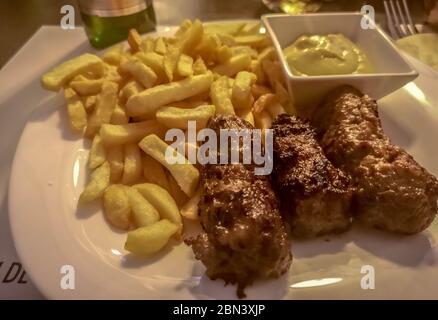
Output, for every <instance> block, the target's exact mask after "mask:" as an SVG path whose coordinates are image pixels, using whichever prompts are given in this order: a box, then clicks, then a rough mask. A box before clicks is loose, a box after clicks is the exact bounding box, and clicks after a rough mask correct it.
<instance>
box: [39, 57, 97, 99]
mask: <svg viewBox="0 0 438 320" xmlns="http://www.w3.org/2000/svg"><path fill="white" fill-rule="evenodd" d="M84 72H90V73H93V74H96V75H102V74H103V72H104V63H103V61H102V59H100V58H99V57H98V56H95V55H93V54H90V53H85V54H83V55H81V56H79V57H76V58H73V59H71V60H68V61H66V62H63V63H62V64H60V65H59V66H57V67H55V68H54V69H53V70H52V71H50V72H48V73H46V74H44V75H43V77H42V85H43V87H44V88H45V89H47V90H51V91H59V89H61V88H62V87H63V86H64V85H65V84H66V83H67V82H68V81H69V80H70V79H72V78H73V77H75V76H76V75H78V74H80V73H84Z"/></svg>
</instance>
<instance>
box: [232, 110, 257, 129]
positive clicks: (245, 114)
mask: <svg viewBox="0 0 438 320" xmlns="http://www.w3.org/2000/svg"><path fill="white" fill-rule="evenodd" d="M236 114H237V116H238V117H239V118H242V119H243V120H246V121H248V122H249V123H251V124H252V125H253V126H254V125H255V123H254V115H253V113H252V109H251V108H249V109H239V110H237V111H236Z"/></svg>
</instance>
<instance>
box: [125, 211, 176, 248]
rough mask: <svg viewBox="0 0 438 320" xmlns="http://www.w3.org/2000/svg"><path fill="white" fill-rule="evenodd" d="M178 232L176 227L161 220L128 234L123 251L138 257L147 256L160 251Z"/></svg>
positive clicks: (167, 221)
mask: <svg viewBox="0 0 438 320" xmlns="http://www.w3.org/2000/svg"><path fill="white" fill-rule="evenodd" d="M177 231H178V226H177V225H175V224H174V223H172V222H170V221H169V220H166V219H163V220H160V221H158V222H156V223H154V224H152V225H150V226H147V227H142V228H138V229H136V230H133V231H130V232H128V238H127V239H126V243H125V250H127V251H129V252H131V253H133V254H136V255H140V256H149V255H152V254H154V253H157V252H158V251H160V250H161V249H162V248H163V247H164V246H165V245H166V244H167V242H168V241H169V239H170V238H171V237H172V235H174V234H175V233H176V232H177Z"/></svg>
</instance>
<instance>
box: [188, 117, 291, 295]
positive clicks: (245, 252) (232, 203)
mask: <svg viewBox="0 0 438 320" xmlns="http://www.w3.org/2000/svg"><path fill="white" fill-rule="evenodd" d="M208 126H209V127H210V128H211V129H213V130H220V129H253V127H252V126H251V124H249V123H248V122H246V121H244V120H241V119H239V118H237V117H235V116H218V117H215V118H213V119H211V120H210V122H209V125H208ZM201 176H202V183H203V185H204V192H203V195H202V198H201V202H200V204H199V209H200V220H201V225H202V227H203V232H202V233H201V234H200V235H198V236H197V237H196V238H193V239H189V240H187V241H186V242H187V244H189V245H190V246H191V247H192V249H193V252H194V254H195V257H196V259H198V260H201V261H202V262H203V264H204V265H205V266H206V268H207V271H206V273H207V275H208V276H209V277H210V278H211V279H223V280H225V282H226V283H233V284H237V285H238V291H237V294H238V296H239V297H240V298H242V297H244V296H245V294H244V288H245V287H246V286H248V285H250V284H252V283H253V281H254V280H256V279H259V278H275V277H278V276H280V275H282V274H284V273H285V272H286V271H287V270H288V269H289V266H290V264H291V260H292V255H291V253H290V242H289V239H288V237H287V233H286V229H285V226H284V223H283V220H282V218H281V215H280V212H279V209H278V202H277V198H276V195H275V194H274V192H273V190H272V187H271V182H270V179H269V177H266V176H256V175H254V171H253V167H252V166H251V165H244V164H242V163H239V164H228V165H220V164H217V165H215V164H209V165H205V166H204V167H203V169H202V175H201Z"/></svg>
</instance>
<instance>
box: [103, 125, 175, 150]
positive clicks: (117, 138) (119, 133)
mask: <svg viewBox="0 0 438 320" xmlns="http://www.w3.org/2000/svg"><path fill="white" fill-rule="evenodd" d="M166 130H167V129H166V127H164V126H163V125H162V124H160V123H158V121H156V120H147V121H142V122H136V123H127V124H121V125H115V124H104V125H102V127H101V128H100V137H101V138H102V142H103V144H104V145H105V146H106V147H110V146H117V145H122V144H127V143H137V142H139V141H140V140H141V139H142V138H143V137H145V136H147V135H149V134H156V135H158V136H164V134H165V132H166Z"/></svg>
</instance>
